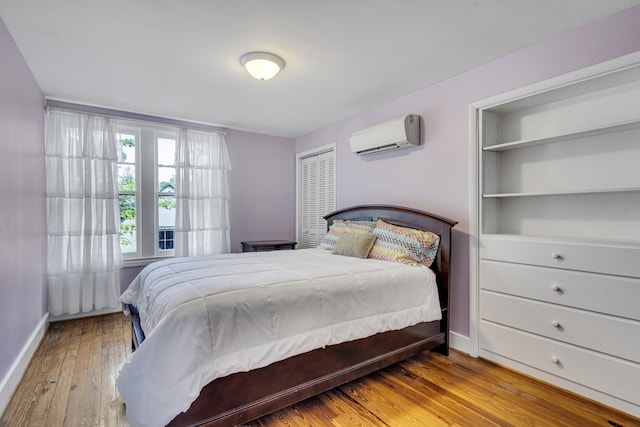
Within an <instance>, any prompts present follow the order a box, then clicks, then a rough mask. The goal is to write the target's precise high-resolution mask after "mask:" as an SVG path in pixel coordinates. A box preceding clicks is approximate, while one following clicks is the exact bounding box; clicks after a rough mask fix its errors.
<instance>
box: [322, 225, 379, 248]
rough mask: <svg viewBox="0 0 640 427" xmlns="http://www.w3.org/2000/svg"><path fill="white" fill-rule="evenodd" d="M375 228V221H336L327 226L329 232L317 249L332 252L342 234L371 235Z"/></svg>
mask: <svg viewBox="0 0 640 427" xmlns="http://www.w3.org/2000/svg"><path fill="white" fill-rule="evenodd" d="M374 228H376V222H375V221H353V220H350V219H346V220H344V219H336V220H335V221H333V224H331V225H330V226H329V232H328V233H327V234H326V235H325V236H324V239H323V240H322V243H320V244H319V245H318V249H329V250H333V247H334V246H335V245H336V242H337V241H338V237H340V236H341V235H343V234H344V233H354V234H363V233H371V232H372V231H373V229H374Z"/></svg>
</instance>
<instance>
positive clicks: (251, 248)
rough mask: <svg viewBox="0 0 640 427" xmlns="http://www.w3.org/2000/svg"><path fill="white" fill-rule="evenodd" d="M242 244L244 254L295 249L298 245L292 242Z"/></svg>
mask: <svg viewBox="0 0 640 427" xmlns="http://www.w3.org/2000/svg"><path fill="white" fill-rule="evenodd" d="M241 243H242V252H264V251H281V250H285V249H295V248H296V243H297V242H293V241H291V240H251V241H246V242H241Z"/></svg>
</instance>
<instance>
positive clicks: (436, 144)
mask: <svg viewBox="0 0 640 427" xmlns="http://www.w3.org/2000/svg"><path fill="white" fill-rule="evenodd" d="M637 50H640V6H635V7H633V8H630V9H627V10H625V11H622V12H620V13H617V14H615V15H612V16H610V17H607V18H604V19H601V20H599V21H596V22H593V23H591V24H588V25H585V26H583V27H580V28H577V29H575V30H573V31H570V32H567V33H565V34H561V35H560V36H557V37H555V38H552V39H549V40H546V41H544V42H541V43H538V44H536V45H534V46H531V47H529V48H526V49H522V50H520V51H518V52H515V53H513V54H511V55H508V56H506V57H503V58H500V59H498V60H495V61H492V62H490V63H487V64H485V65H483V66H480V67H477V68H475V69H472V70H470V71H468V72H465V73H463V74H460V75H458V76H456V77H454V78H451V79H449V80H446V81H443V82H440V83H438V84H435V85H432V86H430V87H427V88H424V89H422V90H420V91H417V92H414V93H412V94H409V95H407V96H404V97H402V98H399V99H396V100H394V101H392V102H388V103H386V104H383V105H380V106H378V107H376V108H373V109H371V110H369V111H366V112H363V113H360V114H358V115H356V116H354V117H352V118H350V119H348V120H345V121H343V122H340V123H338V124H335V125H332V126H329V127H327V128H324V129H321V130H318V131H316V132H314V133H311V134H309V135H306V136H304V137H301V138H299V139H298V140H297V141H296V152H303V151H306V150H309V149H311V148H313V147H317V146H321V145H324V144H327V143H329V142H334V141H335V142H336V143H337V185H338V186H337V195H338V200H337V202H338V207H339V208H343V207H346V206H350V205H357V204H364V203H386V204H398V205H405V206H411V207H414V208H418V209H422V210H427V211H431V212H434V213H438V214H441V215H444V216H447V217H449V218H452V219H455V220H458V221H459V224H458V225H457V226H456V228H455V229H454V230H455V232H454V236H453V245H454V249H453V255H452V262H453V272H452V281H453V284H452V308H451V314H452V321H451V329H452V330H453V331H454V332H457V333H459V334H460V335H463V336H468V335H469V250H468V247H469V238H470V237H469V234H468V232H469V221H470V220H469V191H470V189H469V179H470V177H469V171H468V170H469V167H468V165H469V117H468V116H469V104H470V103H472V102H474V101H477V100H480V99H483V98H486V97H489V96H492V95H496V94H498V93H502V92H505V91H508V90H511V89H515V88H518V87H522V86H525V85H527V84H530V83H533V82H536V81H540V80H544V79H547V78H550V77H553V76H557V75H560V74H564V73H567V72H570V71H573V70H577V69H580V68H583V67H586V66H588V65H592V64H595V63H598V62H602V61H605V60H608V59H612V58H615V57H618V56H621V55H624V54H627V53H631V52H634V51H637ZM407 113H415V114H419V115H421V116H422V117H423V119H424V135H423V136H422V145H421V146H420V147H418V148H412V149H409V150H404V151H399V152H395V153H388V154H382V155H378V156H373V157H366V158H360V157H356V156H354V155H353V154H352V153H351V152H350V149H349V135H350V134H351V133H352V132H353V131H356V130H359V129H361V128H363V127H367V126H370V125H372V124H375V123H377V122H380V121H384V120H388V119H390V118H393V117H397V116H400V115H403V114H407Z"/></svg>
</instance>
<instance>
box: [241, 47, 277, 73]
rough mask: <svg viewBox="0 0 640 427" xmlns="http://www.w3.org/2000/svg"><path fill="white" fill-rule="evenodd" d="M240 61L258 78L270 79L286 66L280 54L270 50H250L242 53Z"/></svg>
mask: <svg viewBox="0 0 640 427" xmlns="http://www.w3.org/2000/svg"><path fill="white" fill-rule="evenodd" d="M240 63H241V64H242V66H243V67H244V68H246V69H247V71H248V72H249V74H251V75H252V76H253V77H255V78H256V79H258V80H269V79H271V78H273V77H275V75H276V74H278V73H279V72H280V70H282V69H283V68H284V61H283V60H282V58H280V57H279V56H276V55H274V54H272V53H268V52H250V53H247V54H244V55H242V57H241V58H240Z"/></svg>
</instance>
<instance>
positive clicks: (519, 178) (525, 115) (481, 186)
mask: <svg viewBox="0 0 640 427" xmlns="http://www.w3.org/2000/svg"><path fill="white" fill-rule="evenodd" d="M634 58H635V59H634V61H635V62H632V61H627V62H628V63H626V64H623V65H619V64H620V63H621V62H620V61H617V62H615V63H612V64H613V65H611V68H609V69H607V66H606V65H603V66H600V67H597V72H595V71H594V73H593V74H591V75H586V74H585V72H582V73H579V74H580V77H579V78H576V80H574V81H571V80H570V79H566V78H565V79H563V80H562V83H560V84H555V83H553V82H550V83H549V84H548V86H546V87H545V85H544V84H536V85H535V88H532V89H531V91H530V92H527V89H526V88H524V89H520V90H518V91H517V93H514V94H505V95H504V96H502V97H496V98H493V99H492V100H488V101H487V102H486V103H482V102H480V103H477V104H476V105H477V106H478V108H477V109H476V110H475V111H476V117H475V119H476V120H477V132H478V134H477V144H478V147H477V153H478V165H477V172H478V176H477V178H478V186H477V187H478V194H477V199H476V200H477V204H478V209H477V215H478V218H477V223H478V227H479V230H478V244H477V255H478V260H477V269H478V272H477V273H478V274H477V277H478V288H479V291H478V320H477V321H478V325H479V326H478V328H479V333H478V336H479V354H480V356H482V357H486V358H488V359H491V360H493V361H496V362H498V363H503V364H505V365H508V366H510V367H512V368H515V369H519V370H522V371H524V372H526V373H528V374H530V375H534V376H537V377H539V378H541V379H544V380H546V381H549V382H552V383H554V384H556V385H560V386H562V387H566V388H568V389H571V390H573V391H575V392H578V393H582V394H585V395H587V396H589V397H591V398H594V399H596V400H600V401H602V402H603V403H605V404H609V405H612V406H615V407H617V408H619V409H622V410H624V411H627V412H631V413H633V414H635V415H637V416H640V393H638V392H637V387H636V386H635V385H633V386H632V385H631V384H640V344H639V341H638V339H637V337H638V336H640V308H638V307H640V305H638V301H640V57H639V56H637V55H636V57H634ZM622 62H624V61H622ZM594 70H595V69H594ZM629 301H634V303H633V304H630V303H629ZM614 378H617V379H615V380H614ZM622 378H624V381H622V380H621V379H622Z"/></svg>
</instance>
